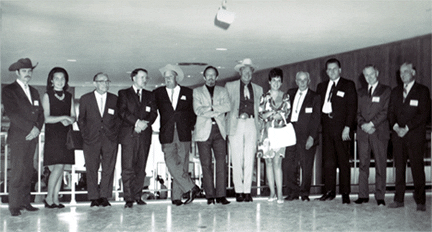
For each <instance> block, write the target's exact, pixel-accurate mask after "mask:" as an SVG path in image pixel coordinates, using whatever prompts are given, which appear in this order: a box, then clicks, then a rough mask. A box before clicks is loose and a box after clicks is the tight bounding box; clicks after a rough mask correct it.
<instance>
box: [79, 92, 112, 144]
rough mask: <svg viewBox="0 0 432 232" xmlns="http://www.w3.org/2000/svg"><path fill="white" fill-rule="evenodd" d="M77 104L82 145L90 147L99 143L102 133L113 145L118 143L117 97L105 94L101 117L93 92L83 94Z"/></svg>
mask: <svg viewBox="0 0 432 232" xmlns="http://www.w3.org/2000/svg"><path fill="white" fill-rule="evenodd" d="M79 102H80V105H79V116H78V127H79V128H80V131H81V135H82V137H83V140H84V143H85V144H88V145H92V144H95V143H97V142H99V141H100V140H99V139H100V137H101V135H102V133H103V134H105V136H107V137H108V139H109V140H111V141H112V142H113V143H118V129H119V124H120V120H119V110H118V108H117V96H116V95H115V94H112V93H107V98H106V102H105V110H104V113H103V117H101V115H100V113H99V107H98V104H97V101H96V97H95V93H94V91H92V92H90V93H86V94H84V95H83V96H82V97H81V99H80V101H79Z"/></svg>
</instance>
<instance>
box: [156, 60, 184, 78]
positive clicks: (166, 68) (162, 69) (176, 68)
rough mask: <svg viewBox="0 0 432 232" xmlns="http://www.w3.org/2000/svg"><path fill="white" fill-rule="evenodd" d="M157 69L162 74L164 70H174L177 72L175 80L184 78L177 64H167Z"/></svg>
mask: <svg viewBox="0 0 432 232" xmlns="http://www.w3.org/2000/svg"><path fill="white" fill-rule="evenodd" d="M159 71H160V72H161V74H162V76H163V75H164V74H165V72H166V71H174V72H175V73H177V78H176V80H177V82H181V81H182V80H183V78H184V73H183V71H182V70H181V68H180V67H179V66H178V65H172V64H167V65H165V67H163V68H160V69H159Z"/></svg>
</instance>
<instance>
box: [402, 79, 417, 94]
mask: <svg viewBox="0 0 432 232" xmlns="http://www.w3.org/2000/svg"><path fill="white" fill-rule="evenodd" d="M414 82H415V80H412V81H411V82H410V83H408V84H405V83H404V88H405V89H406V90H407V92H406V95H408V94H409V92H410V91H411V88H412V87H413V85H414Z"/></svg>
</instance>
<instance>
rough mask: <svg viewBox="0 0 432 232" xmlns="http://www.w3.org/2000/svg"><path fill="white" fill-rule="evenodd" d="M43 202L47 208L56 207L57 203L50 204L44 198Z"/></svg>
mask: <svg viewBox="0 0 432 232" xmlns="http://www.w3.org/2000/svg"><path fill="white" fill-rule="evenodd" d="M44 204H45V208H49V209H54V208H57V205H56V204H54V203H52V204H51V205H50V204H48V202H46V200H44Z"/></svg>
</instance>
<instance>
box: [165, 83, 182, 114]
mask: <svg viewBox="0 0 432 232" xmlns="http://www.w3.org/2000/svg"><path fill="white" fill-rule="evenodd" d="M165 89H166V91H167V94H168V97H169V99H170V101H171V104H172V107H173V109H174V110H175V109H176V107H177V102H178V98H179V94H180V86H179V85H176V87H174V89H169V88H165ZM173 90H174V92H173Z"/></svg>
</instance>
